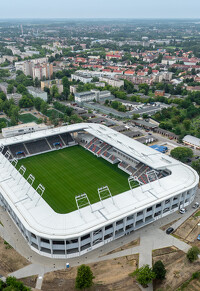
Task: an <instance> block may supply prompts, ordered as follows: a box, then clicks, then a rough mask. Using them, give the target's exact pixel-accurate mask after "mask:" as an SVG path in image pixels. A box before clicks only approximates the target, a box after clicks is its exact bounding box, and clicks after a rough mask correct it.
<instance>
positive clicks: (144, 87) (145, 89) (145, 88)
mask: <svg viewBox="0 0 200 291" xmlns="http://www.w3.org/2000/svg"><path fill="white" fill-rule="evenodd" d="M138 87H139V90H140V91H143V92H144V94H145V95H148V92H149V85H148V84H146V83H144V84H139V86H138Z"/></svg>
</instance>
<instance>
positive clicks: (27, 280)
mask: <svg viewBox="0 0 200 291" xmlns="http://www.w3.org/2000/svg"><path fill="white" fill-rule="evenodd" d="M20 281H22V282H23V283H24V285H26V286H28V287H31V288H35V285H36V281H37V276H30V277H26V278H21V279H20Z"/></svg>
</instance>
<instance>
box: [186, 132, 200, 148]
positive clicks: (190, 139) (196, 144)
mask: <svg viewBox="0 0 200 291" xmlns="http://www.w3.org/2000/svg"><path fill="white" fill-rule="evenodd" d="M183 143H184V144H186V145H189V146H192V147H193V148H196V149H197V150H200V139H199V138H198V137H195V136H192V135H186V136H185V137H184V138H183Z"/></svg>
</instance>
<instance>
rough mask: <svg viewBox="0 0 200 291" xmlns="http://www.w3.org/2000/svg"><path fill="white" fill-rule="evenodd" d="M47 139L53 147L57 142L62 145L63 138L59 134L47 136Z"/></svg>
mask: <svg viewBox="0 0 200 291" xmlns="http://www.w3.org/2000/svg"><path fill="white" fill-rule="evenodd" d="M47 140H48V142H49V144H50V146H51V147H52V148H54V147H55V146H56V144H57V145H61V146H62V140H61V138H60V136H59V135H53V136H49V137H47Z"/></svg>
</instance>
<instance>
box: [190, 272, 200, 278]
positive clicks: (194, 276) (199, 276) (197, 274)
mask: <svg viewBox="0 0 200 291" xmlns="http://www.w3.org/2000/svg"><path fill="white" fill-rule="evenodd" d="M199 278H200V272H195V273H193V274H192V280H194V279H199Z"/></svg>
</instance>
